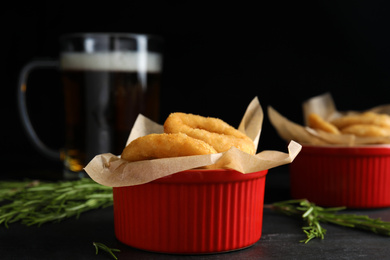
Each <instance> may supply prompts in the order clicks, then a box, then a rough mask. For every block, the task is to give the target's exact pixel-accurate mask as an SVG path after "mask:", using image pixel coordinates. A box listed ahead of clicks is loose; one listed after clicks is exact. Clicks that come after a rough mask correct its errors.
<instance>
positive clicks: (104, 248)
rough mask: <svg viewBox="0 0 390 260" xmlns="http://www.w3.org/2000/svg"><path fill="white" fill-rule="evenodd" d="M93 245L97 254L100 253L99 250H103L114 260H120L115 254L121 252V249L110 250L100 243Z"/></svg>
mask: <svg viewBox="0 0 390 260" xmlns="http://www.w3.org/2000/svg"><path fill="white" fill-rule="evenodd" d="M93 245H94V247H95V249H96V254H98V253H99V248H100V249H102V250H103V251H105V252H107V253H108V254H110V255H111V256H112V257H113V258H114V259H118V258H117V257H116V255H115V254H114V252H120V251H121V250H119V249H115V248H109V247H108V246H106V245H105V244H102V243H99V242H93Z"/></svg>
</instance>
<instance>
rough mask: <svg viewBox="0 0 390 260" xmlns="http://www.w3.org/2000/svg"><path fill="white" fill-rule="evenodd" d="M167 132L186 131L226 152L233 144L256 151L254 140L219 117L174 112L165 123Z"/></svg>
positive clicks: (241, 148)
mask: <svg viewBox="0 0 390 260" xmlns="http://www.w3.org/2000/svg"><path fill="white" fill-rule="evenodd" d="M164 132H166V133H185V134H187V135H188V136H191V137H193V138H196V139H199V140H202V141H204V142H206V143H208V144H210V145H211V146H213V147H214V148H215V150H217V152H219V153H221V152H225V151H227V150H229V149H230V148H231V147H232V146H234V147H236V148H238V149H240V150H242V151H244V152H246V153H249V154H254V153H255V146H254V144H253V141H252V140H251V139H250V138H249V137H248V136H246V135H245V134H243V133H241V132H240V131H238V130H237V129H235V128H234V127H232V126H230V125H229V124H227V123H226V122H224V121H222V120H221V119H218V118H213V117H203V116H199V115H193V114H185V113H172V114H170V115H169V117H168V118H167V119H166V121H165V123H164Z"/></svg>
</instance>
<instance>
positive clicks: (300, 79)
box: [0, 0, 390, 178]
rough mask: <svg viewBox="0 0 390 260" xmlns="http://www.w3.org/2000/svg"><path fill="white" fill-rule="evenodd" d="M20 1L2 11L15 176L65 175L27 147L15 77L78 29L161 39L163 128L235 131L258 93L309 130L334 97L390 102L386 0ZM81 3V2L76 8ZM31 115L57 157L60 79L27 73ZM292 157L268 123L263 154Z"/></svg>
mask: <svg viewBox="0 0 390 260" xmlns="http://www.w3.org/2000/svg"><path fill="white" fill-rule="evenodd" d="M211 2H213V1H209V2H208V3H203V2H200V1H153V2H151V1H105V2H99V3H98V2H96V1H78V2H72V1H62V0H61V1H47V2H44V1H30V2H27V1H26V2H20V1H14V2H13V3H10V6H9V7H2V15H1V19H2V23H1V24H2V27H3V30H2V50H3V58H2V59H1V63H2V67H3V70H2V73H4V74H3V75H2V81H1V85H2V86H1V90H2V91H1V96H0V97H1V102H0V108H1V112H2V117H1V132H0V134H1V135H0V142H1V143H0V144H1V146H0V148H1V149H0V150H1V156H0V160H1V161H0V162H1V165H2V167H4V168H5V169H6V170H5V171H3V170H2V171H0V174H1V175H0V178H1V177H2V176H6V175H10V174H13V172H14V169H20V170H23V171H24V172H25V174H26V177H29V174H30V173H29V170H33V169H39V170H45V169H53V168H55V169H60V168H61V164H60V163H56V162H52V161H50V160H48V159H47V158H45V157H44V156H42V155H41V154H40V153H38V152H36V150H35V149H34V148H33V147H32V145H31V144H30V143H29V141H28V139H27V137H26V135H25V132H24V130H23V128H22V126H21V123H20V119H19V116H18V111H17V102H16V89H17V82H18V75H19V72H20V70H21V68H22V66H23V65H24V64H26V63H27V62H28V61H31V60H33V59H35V58H41V57H53V58H55V57H57V55H58V38H59V36H60V35H62V34H65V33H73V32H133V33H149V34H156V35H160V36H162V37H163V38H164V39H165V53H164V54H165V59H164V77H163V88H162V95H161V121H160V123H161V122H163V119H164V118H166V116H167V115H168V114H169V113H170V112H175V111H181V112H190V113H195V114H201V115H204V116H214V117H219V118H221V119H223V120H225V121H226V122H228V123H230V124H232V125H233V126H235V127H237V126H238V124H239V121H240V119H241V117H242V115H243V113H244V111H245V109H246V106H247V105H248V104H249V102H250V101H251V100H252V99H253V98H254V97H255V96H258V98H259V100H260V103H261V105H262V107H263V110H264V112H266V108H267V106H269V105H271V106H273V107H274V108H275V109H276V110H278V111H279V112H280V113H281V114H283V115H284V116H286V117H287V118H289V119H291V120H293V121H295V122H298V123H302V110H301V103H302V102H303V101H304V100H306V99H308V98H310V97H312V96H315V95H319V94H322V93H325V92H330V93H331V94H332V96H333V98H334V99H335V102H336V105H337V108H338V109H339V110H347V109H348V110H349V109H354V110H363V109H367V108H370V107H372V106H376V105H379V104H385V103H390V102H389V98H388V94H389V93H390V88H389V83H390V78H389V73H388V72H389V69H390V68H389V67H390V66H389V65H390V55H389V43H390V40H389V30H388V28H389V22H390V18H389V9H388V5H387V4H385V3H386V2H385V1H325V0H323V1H258V3H255V2H252V4H248V3H246V2H245V1H233V2H231V3H229V4H226V3H223V2H221V3H220V4H217V3H215V1H214V3H213V4H210V3H211ZM80 4H81V5H80ZM30 81H31V85H30V87H29V91H28V102H29V109H30V111H31V117H32V121H33V124H34V125H35V127H36V129H37V132H38V134H39V136H40V137H41V138H42V139H43V141H44V142H45V143H47V144H48V145H49V146H50V147H53V148H55V149H58V148H60V147H61V145H62V142H63V138H62V136H63V111H62V106H61V91H60V87H59V82H58V81H59V80H58V75H56V72H55V71H39V72H38V71H37V72H34V73H33V74H32V75H31V78H30ZM265 149H271V150H281V151H286V143H285V142H284V141H283V140H281V139H280V138H279V137H278V135H277V134H276V132H275V130H274V129H273V127H272V126H271V125H270V123H269V120H268V117H267V115H266V114H265V119H264V123H263V131H262V135H261V139H260V144H259V151H261V150H265Z"/></svg>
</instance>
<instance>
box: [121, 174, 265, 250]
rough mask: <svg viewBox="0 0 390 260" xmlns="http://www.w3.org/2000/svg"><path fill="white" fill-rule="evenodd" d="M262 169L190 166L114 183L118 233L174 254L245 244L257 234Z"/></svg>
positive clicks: (123, 239) (135, 243) (130, 242)
mask: <svg viewBox="0 0 390 260" xmlns="http://www.w3.org/2000/svg"><path fill="white" fill-rule="evenodd" d="M266 174H267V171H261V172H255V173H250V174H242V173H239V172H236V171H233V170H189V171H184V172H180V173H176V174H173V175H171V176H168V177H164V178H161V179H158V180H155V181H153V182H150V183H147V184H143V185H137V186H129V187H117V188H114V189H113V192H114V221H115V234H116V237H117V238H118V240H119V241H121V242H123V243H124V244H127V245H130V246H132V247H135V248H138V249H143V250H148V251H155V252H162V253H175V254H202V253H216V252H224V251H231V250H236V249H240V248H244V247H248V246H250V245H252V244H254V243H256V242H257V241H258V240H259V239H260V237H261V230H262V220H263V202H264V186H265V175H266Z"/></svg>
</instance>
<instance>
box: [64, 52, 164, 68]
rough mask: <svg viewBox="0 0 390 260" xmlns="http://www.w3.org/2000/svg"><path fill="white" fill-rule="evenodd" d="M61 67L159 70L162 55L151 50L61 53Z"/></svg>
mask: <svg viewBox="0 0 390 260" xmlns="http://www.w3.org/2000/svg"><path fill="white" fill-rule="evenodd" d="M60 60H61V69H65V70H104V71H142V72H160V71H161V68H162V55H161V54H159V53H153V52H120V51H118V52H102V53H77V52H74V53H72V52H66V53H62V54H61V59H60Z"/></svg>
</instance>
